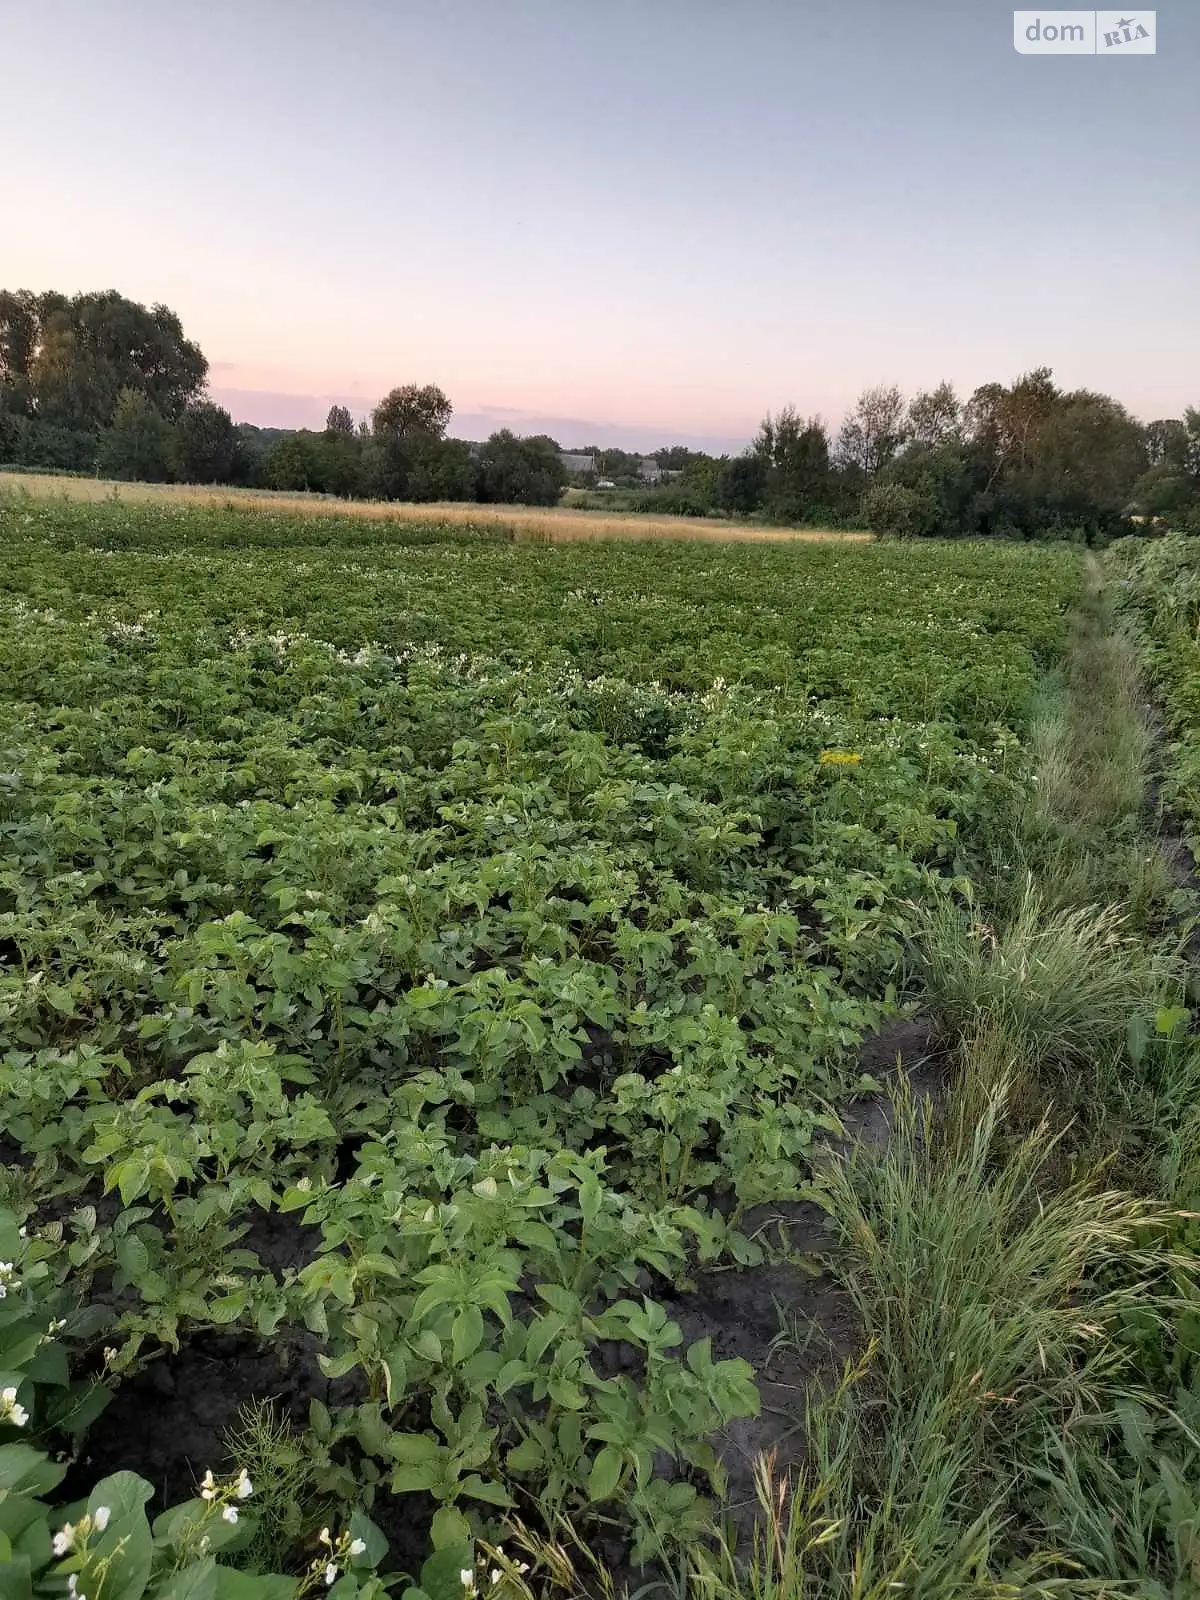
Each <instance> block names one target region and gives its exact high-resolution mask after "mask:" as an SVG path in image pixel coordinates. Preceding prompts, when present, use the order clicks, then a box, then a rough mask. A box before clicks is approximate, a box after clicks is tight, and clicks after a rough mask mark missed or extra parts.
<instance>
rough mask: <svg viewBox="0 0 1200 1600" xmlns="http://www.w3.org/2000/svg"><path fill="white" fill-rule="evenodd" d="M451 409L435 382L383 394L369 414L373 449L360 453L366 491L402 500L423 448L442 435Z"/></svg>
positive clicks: (404, 385)
mask: <svg viewBox="0 0 1200 1600" xmlns="http://www.w3.org/2000/svg"><path fill="white" fill-rule="evenodd" d="M453 411H454V408H453V406H452V405H451V404H450V401H449V400H448V399H447V398H446V396H445V394H443V392H442V391H441V389H439V388H438V387H437V385H436V384H432V383H427V384H424V385H419V384H415V383H406V384H403V385H402V386H401V387H400V388H398V389H393V390H391V392H390V393H389V394H386V395H385V396H384V397H383V399H382V400H381V401H380V402H379V404H378V405H377V406H376V407H375V410H374V411H373V412H372V414H371V437H372V441H373V448H372V450H371V451H370V452H368V453H367V454H365V455H364V470H365V473H366V482H367V484H368V486H369V492H370V493H372V494H375V495H377V496H378V497H379V498H380V499H384V500H402V499H405V498H407V497H408V495H409V493H410V480H411V479H412V476H413V472H414V469H415V466H416V463H417V459H418V457H419V456H420V455H421V453H422V451H423V450H427V449H428V447H429V444H430V442H431V441H433V440H439V439H441V438H443V437H444V435H445V432H446V425H447V423H448V422H449V421H450V418H451V416H452V414H453Z"/></svg>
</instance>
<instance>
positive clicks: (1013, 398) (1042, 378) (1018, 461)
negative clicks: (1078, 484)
mask: <svg viewBox="0 0 1200 1600" xmlns="http://www.w3.org/2000/svg"><path fill="white" fill-rule="evenodd" d="M1061 398H1062V392H1061V390H1060V389H1059V388H1058V387H1057V386H1056V384H1055V382H1054V377H1053V374H1052V373H1051V371H1050V368H1049V367H1035V368H1034V370H1033V371H1032V372H1027V373H1025V374H1024V376H1022V377H1020V378H1018V379H1017V381H1016V382H1015V383H1014V384H1013V385H1012V386H1011V387H1010V388H1007V389H1006V388H1005V387H1004V385H1003V384H1000V383H985V384H983V385H981V386H980V388H978V389H976V391H975V393H974V394H973V395H972V396H971V398H970V400H968V402H967V405H966V409H965V412H964V417H963V420H964V424H965V429H966V434H967V437H968V438H969V439H970V440H971V442H972V443H973V444H974V445H975V447H976V449H977V450H979V451H980V452H981V454H982V455H983V457H984V458H985V459H986V461H987V462H988V469H989V470H988V487H989V488H990V487H991V486H992V484H993V483H994V482H995V481H996V480H997V479H998V478H1000V477H1002V476H1003V475H1005V474H1006V473H1010V472H1013V471H1016V470H1018V469H1020V468H1022V467H1024V466H1025V465H1026V464H1027V462H1028V460H1029V455H1030V451H1031V450H1032V448H1033V444H1034V441H1035V439H1036V438H1037V435H1038V431H1039V429H1040V428H1041V427H1042V425H1043V423H1044V422H1045V421H1046V419H1047V417H1049V415H1050V413H1051V412H1052V411H1053V409H1054V407H1055V405H1056V404H1057V403H1058V401H1059V400H1060V399H1061Z"/></svg>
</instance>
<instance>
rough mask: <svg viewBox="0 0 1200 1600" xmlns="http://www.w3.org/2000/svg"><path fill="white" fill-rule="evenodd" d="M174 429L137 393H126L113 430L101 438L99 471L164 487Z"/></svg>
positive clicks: (132, 390)
mask: <svg viewBox="0 0 1200 1600" xmlns="http://www.w3.org/2000/svg"><path fill="white" fill-rule="evenodd" d="M170 444H171V426H170V424H169V423H168V422H167V421H166V420H165V418H164V417H163V416H162V414H161V413H160V412H159V410H158V407H157V406H155V405H154V404H153V402H152V401H150V400H148V399H147V398H146V396H145V395H144V394H140V393H139V392H138V391H137V390H136V389H122V390H121V393H120V395H119V396H118V398H117V407H116V410H115V411H114V413H113V419H112V424H111V426H110V427H109V428H108V429H107V430H106V432H104V433H103V434H102V435H101V436H100V449H99V467H100V470H101V472H103V473H106V474H107V475H108V476H109V477H110V478H135V479H141V480H142V481H144V482H150V483H162V482H163V481H165V479H166V477H167V462H168V458H169V450H170Z"/></svg>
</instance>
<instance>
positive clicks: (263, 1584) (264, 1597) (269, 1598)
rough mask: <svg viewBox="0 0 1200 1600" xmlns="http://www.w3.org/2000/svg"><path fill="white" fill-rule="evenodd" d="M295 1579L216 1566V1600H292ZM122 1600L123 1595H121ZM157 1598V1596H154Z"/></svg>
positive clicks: (156, 1599) (294, 1590)
mask: <svg viewBox="0 0 1200 1600" xmlns="http://www.w3.org/2000/svg"><path fill="white" fill-rule="evenodd" d="M295 1594H296V1580H295V1579H294V1578H281V1577H277V1576H275V1575H274V1574H272V1575H271V1576H266V1575H263V1574H261V1573H250V1572H235V1571H234V1569H233V1568H232V1567H218V1568H217V1587H216V1600H294V1596H295ZM122 1600H123V1597H122ZM155 1600H158V1596H157V1595H156V1596H155Z"/></svg>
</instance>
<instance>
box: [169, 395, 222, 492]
mask: <svg viewBox="0 0 1200 1600" xmlns="http://www.w3.org/2000/svg"><path fill="white" fill-rule="evenodd" d="M237 445H238V436H237V429H236V428H235V427H234V425H233V418H232V417H231V416H230V415H229V413H228V411H226V410H225V409H224V408H223V407H222V406H218V405H214V404H213V403H212V401H211V400H201V401H199V402H198V403H197V404H196V405H192V406H189V407H188V408H187V410H186V411H185V412H184V413H183V415H182V416H181V417H180V418H179V421H178V422H177V423H176V424H175V432H174V437H173V439H172V456H173V465H174V468H175V476H176V477H177V478H179V479H181V480H182V481H183V482H184V483H228V482H229V480H230V478H231V477H232V476H233V470H234V464H235V460H236V456H237Z"/></svg>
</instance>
